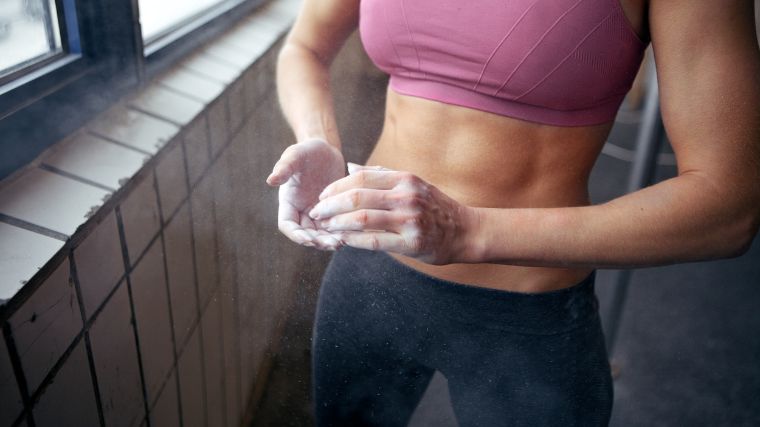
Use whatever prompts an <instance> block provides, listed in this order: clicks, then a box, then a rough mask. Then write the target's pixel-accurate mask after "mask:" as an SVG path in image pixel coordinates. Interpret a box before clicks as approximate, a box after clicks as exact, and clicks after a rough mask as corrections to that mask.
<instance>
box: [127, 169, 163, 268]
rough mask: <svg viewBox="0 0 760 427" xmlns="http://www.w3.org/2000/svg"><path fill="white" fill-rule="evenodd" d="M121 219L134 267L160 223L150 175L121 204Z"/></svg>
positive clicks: (151, 175) (130, 259)
mask: <svg viewBox="0 0 760 427" xmlns="http://www.w3.org/2000/svg"><path fill="white" fill-rule="evenodd" d="M121 218H122V221H123V222H124V234H125V238H126V245H127V252H128V254H129V261H130V263H131V264H132V265H134V264H135V262H137V260H138V258H139V256H140V255H141V254H142V253H143V251H144V250H145V248H147V247H148V243H150V241H151V239H153V238H154V237H155V236H156V234H157V233H158V229H159V227H160V222H161V221H160V217H159V214H158V200H157V199H156V191H155V188H154V186H153V174H152V173H151V174H149V175H147V176H145V177H144V178H143V180H142V181H141V182H140V183H139V184H138V185H137V187H136V188H135V189H134V191H132V193H130V194H129V195H128V196H127V198H126V200H125V201H124V202H123V203H122V204H121Z"/></svg>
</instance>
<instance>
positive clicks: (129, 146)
mask: <svg viewBox="0 0 760 427" xmlns="http://www.w3.org/2000/svg"><path fill="white" fill-rule="evenodd" d="M87 133H89V134H90V135H93V136H96V137H98V138H100V139H102V140H104V141H108V142H110V143H111V144H115V145H118V146H121V147H124V148H128V149H130V150H132V151H134V152H137V153H140V154H144V155H146V156H155V155H156V153H151V152H150V151H146V150H143V149H142V148H137V147H135V146H133V145H129V144H127V143H125V142H121V141H119V140H118V139H115V138H111V137H110V136H108V135H103V134H102V133H98V132H96V131H94V130H90V129H88V130H87ZM164 145H166V142H165V141H164V143H163V144H162V145H161V146H162V147H163V146H164ZM156 151H158V150H156Z"/></svg>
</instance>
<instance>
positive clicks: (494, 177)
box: [367, 89, 612, 292]
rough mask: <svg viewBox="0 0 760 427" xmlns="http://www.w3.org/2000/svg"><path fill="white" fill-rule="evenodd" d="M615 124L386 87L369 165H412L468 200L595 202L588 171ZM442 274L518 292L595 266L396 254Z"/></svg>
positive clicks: (536, 204)
mask: <svg viewBox="0 0 760 427" xmlns="http://www.w3.org/2000/svg"><path fill="white" fill-rule="evenodd" d="M611 126H612V124H611V123H606V124H602V125H596V126H583V127H557V126H549V125H542V124H537V123H532V122H527V121H523V120H517V119H512V118H509V117H503V116H499V115H496V114H492V113H487V112H483V111H478V110H473V109H470V108H464V107H459V106H454V105H448V104H443V103H440V102H436V101H431V100H426V99H422V98H416V97H411V96H405V95H401V94H398V93H396V92H394V91H393V90H392V89H389V90H388V97H387V102H386V111H385V123H384V126H383V132H382V134H381V135H380V138H379V140H378V142H377V145H376V146H375V148H374V150H373V152H372V154H371V155H370V157H369V159H368V161H367V164H368V165H379V166H384V167H387V168H390V169H394V170H401V171H408V172H412V173H414V174H416V175H417V176H419V177H420V178H422V179H424V180H426V181H428V182H429V183H431V184H433V185H435V186H436V187H438V188H439V189H440V190H441V191H443V192H444V193H446V194H447V195H448V196H450V197H451V198H453V199H454V200H456V201H458V202H459V203H462V204H464V205H467V206H473V207H490V208H545V207H565V206H583V205H588V204H589V196H588V188H587V185H588V177H589V173H590V171H591V168H592V167H593V165H594V162H595V160H596V158H597V156H598V155H599V152H600V151H601V149H602V146H603V145H604V141H605V140H606V138H607V135H608V134H609V131H610V128H611ZM391 256H393V257H394V258H396V259H397V260H398V261H400V262H401V263H403V264H406V265H408V266H410V267H412V268H414V269H416V270H418V271H421V272H423V273H426V274H428V275H431V276H434V277H438V278H440V279H444V280H449V281H453V282H459V283H467V284H471V285H476V286H484V287H489V288H496V289H502V290H509V291H515V292H546V291H551V290H556V289H561V288H566V287H569V286H572V285H574V284H576V283H578V282H580V281H581V280H583V279H584V278H585V277H586V276H588V275H589V274H590V273H591V271H592V270H591V269H589V268H547V267H524V266H517V265H504V264H487V263H481V264H448V265H430V264H425V263H422V262H420V261H417V260H415V259H412V258H409V257H406V256H403V255H398V254H391Z"/></svg>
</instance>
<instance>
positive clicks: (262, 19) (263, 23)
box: [243, 10, 288, 37]
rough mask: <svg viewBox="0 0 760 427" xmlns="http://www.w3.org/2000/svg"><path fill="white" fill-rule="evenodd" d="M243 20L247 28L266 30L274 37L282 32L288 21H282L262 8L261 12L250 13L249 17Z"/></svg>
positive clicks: (285, 28)
mask: <svg viewBox="0 0 760 427" xmlns="http://www.w3.org/2000/svg"><path fill="white" fill-rule="evenodd" d="M243 22H244V25H245V27H246V28H247V29H255V30H257V31H267V32H269V33H271V34H273V35H275V36H276V37H279V36H280V35H281V34H282V33H284V32H285V31H286V30H287V27H288V22H285V21H283V20H282V19H280V18H279V17H278V16H276V14H274V13H272V12H268V13H267V12H266V10H262V13H256V14H253V15H251V17H250V18H248V19H245V20H244V21H243Z"/></svg>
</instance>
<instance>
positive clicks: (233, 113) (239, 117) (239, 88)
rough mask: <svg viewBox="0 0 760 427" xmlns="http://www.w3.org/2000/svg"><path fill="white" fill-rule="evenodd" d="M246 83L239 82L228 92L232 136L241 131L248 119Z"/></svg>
mask: <svg viewBox="0 0 760 427" xmlns="http://www.w3.org/2000/svg"><path fill="white" fill-rule="evenodd" d="M245 94H246V92H245V82H244V81H243V80H238V81H236V82H235V83H233V84H232V85H231V86H230V88H229V90H228V91H227V101H228V103H229V107H228V108H229V114H230V122H229V123H230V130H231V132H232V134H234V133H235V132H237V131H238V130H239V129H240V126H242V125H243V122H244V121H245V119H246V118H247V117H248V114H246V109H245V103H246V102H245Z"/></svg>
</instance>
